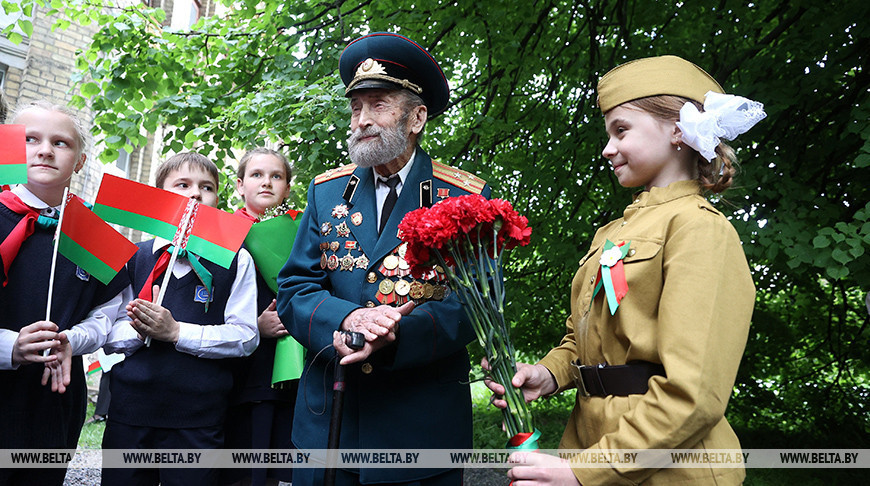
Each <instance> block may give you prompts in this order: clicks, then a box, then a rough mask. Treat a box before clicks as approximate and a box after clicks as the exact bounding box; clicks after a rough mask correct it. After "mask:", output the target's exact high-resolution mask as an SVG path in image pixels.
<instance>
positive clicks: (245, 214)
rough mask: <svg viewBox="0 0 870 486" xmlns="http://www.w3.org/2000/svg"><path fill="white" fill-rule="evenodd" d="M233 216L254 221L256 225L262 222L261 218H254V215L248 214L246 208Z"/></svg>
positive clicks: (238, 210)
mask: <svg viewBox="0 0 870 486" xmlns="http://www.w3.org/2000/svg"><path fill="white" fill-rule="evenodd" d="M233 214H235V215H236V216H241V217H243V218H245V219H247V220H249V221H253V222H255V223H259V222H260V218H258V217H256V216H254V215H253V214H251V213H250V212H248V210H247V209H246V208H241V209H237V210H236V212H235V213H233Z"/></svg>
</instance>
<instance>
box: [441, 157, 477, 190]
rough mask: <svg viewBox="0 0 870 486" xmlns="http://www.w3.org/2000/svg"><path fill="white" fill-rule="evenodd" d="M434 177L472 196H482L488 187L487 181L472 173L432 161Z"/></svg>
mask: <svg viewBox="0 0 870 486" xmlns="http://www.w3.org/2000/svg"><path fill="white" fill-rule="evenodd" d="M432 176H433V177H435V178H436V179H441V180H442V181H444V182H447V183H448V184H453V185H454V186H456V187H458V188H460V189H462V190H465V191H468V192H470V193H472V194H480V193H481V191H483V187H484V186H485V185H486V181H485V180H483V179H481V178H480V177H477V176H476V175H474V174H472V173H470V172H465V171H464V170H462V169H457V168H456V167H450V166H449V165H444V164H442V163H441V162H436V161H434V160H433V161H432Z"/></svg>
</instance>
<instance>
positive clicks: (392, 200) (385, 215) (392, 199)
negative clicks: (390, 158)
mask: <svg viewBox="0 0 870 486" xmlns="http://www.w3.org/2000/svg"><path fill="white" fill-rule="evenodd" d="M381 183H382V184H386V185H387V186H388V187H389V188H390V193H389V194H387V198H386V199H384V207H383V209H381V226H380V228H378V233H379V234H380V233H383V232H384V226H386V225H387V220H388V219H390V213H392V212H393V206H395V205H396V200H397V199H399V193H397V192H396V185H398V184H399V176H393V177H390V178H389V179H387V180H383V179H381Z"/></svg>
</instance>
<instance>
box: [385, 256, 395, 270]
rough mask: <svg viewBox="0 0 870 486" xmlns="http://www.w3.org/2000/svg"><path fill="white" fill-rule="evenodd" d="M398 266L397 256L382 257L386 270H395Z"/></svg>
mask: <svg viewBox="0 0 870 486" xmlns="http://www.w3.org/2000/svg"><path fill="white" fill-rule="evenodd" d="M398 266H399V257H397V256H396V255H387V257H386V258H384V268H386V269H387V270H395V269H396V267H398Z"/></svg>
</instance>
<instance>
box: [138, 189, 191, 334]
mask: <svg viewBox="0 0 870 486" xmlns="http://www.w3.org/2000/svg"><path fill="white" fill-rule="evenodd" d="M196 207H197V202H196V200H195V199H189V200H188V201H187V208H185V210H184V214H183V215H182V217H181V222H180V223H179V224H178V230H176V232H175V238H173V239H172V255H171V256H170V257H169V265H167V267H166V272H164V274H163V282H162V283H161V284H160V292H159V293H158V294H157V299H156V300H155V301H154V303H155V304H157V305H163V297H164V296H165V295H166V287H167V286H168V285H169V277H170V276H171V275H172V269H173V268H175V262H176V261H177V260H178V251H179V250H180V249H181V248H182V247H186V246H187V238H188V236H189V235H190V230H191V229H192V226H193V215H194V214H195V212H196ZM145 346H151V336H145Z"/></svg>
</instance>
